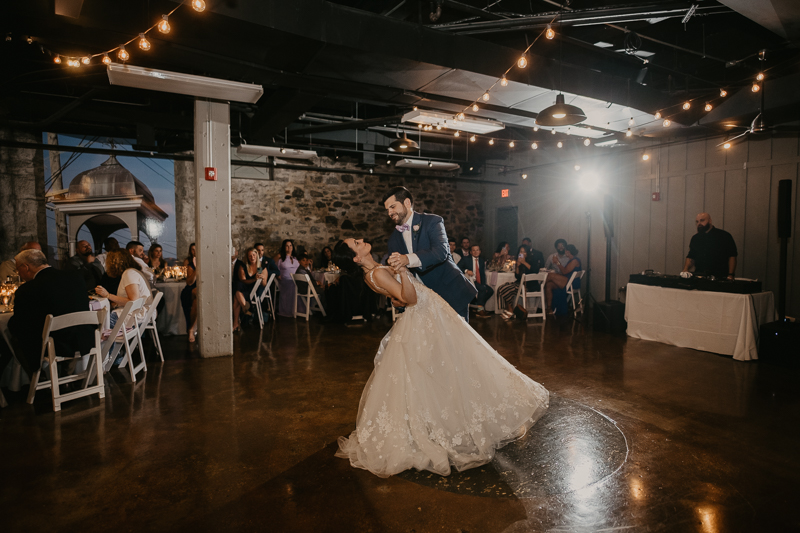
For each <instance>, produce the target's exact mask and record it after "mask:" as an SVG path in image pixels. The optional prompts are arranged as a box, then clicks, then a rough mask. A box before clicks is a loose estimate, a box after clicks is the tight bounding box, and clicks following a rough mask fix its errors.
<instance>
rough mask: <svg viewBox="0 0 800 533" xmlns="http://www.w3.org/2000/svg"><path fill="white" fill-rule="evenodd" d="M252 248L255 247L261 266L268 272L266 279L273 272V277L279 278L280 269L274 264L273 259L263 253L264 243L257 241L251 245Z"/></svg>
mask: <svg viewBox="0 0 800 533" xmlns="http://www.w3.org/2000/svg"><path fill="white" fill-rule="evenodd" d="M253 248H255V249H256V251H257V252H258V257H259V258H260V260H261V268H263V269H264V270H266V271H267V272H268V273H269V275H268V276H267V280H269V276H271V275H272V274H275V277H276V278H279V277H280V276H281V271H280V269H279V268H278V265H276V264H275V261H274V260H273V259H272V258H271V257H270V256H268V255H266V254H265V253H264V245H263V244H262V243H260V242H257V243H255V244H254V245H253Z"/></svg>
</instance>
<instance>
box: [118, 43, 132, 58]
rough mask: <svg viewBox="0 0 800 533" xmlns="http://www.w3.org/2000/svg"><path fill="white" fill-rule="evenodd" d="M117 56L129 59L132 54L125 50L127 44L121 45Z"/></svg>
mask: <svg viewBox="0 0 800 533" xmlns="http://www.w3.org/2000/svg"><path fill="white" fill-rule="evenodd" d="M117 57H118V58H119V60H120V61H127V60H129V59H130V58H131V55H130V54H129V53H128V51H127V50H125V45H124V44H122V45H120V46H119V52H117Z"/></svg>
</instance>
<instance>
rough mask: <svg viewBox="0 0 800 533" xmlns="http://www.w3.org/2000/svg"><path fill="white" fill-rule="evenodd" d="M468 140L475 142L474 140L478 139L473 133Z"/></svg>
mask: <svg viewBox="0 0 800 533" xmlns="http://www.w3.org/2000/svg"><path fill="white" fill-rule="evenodd" d="M469 140H470V142H475V141H476V140H478V138H477V137H475V136H474V135H473V136H472V137H470V138H469Z"/></svg>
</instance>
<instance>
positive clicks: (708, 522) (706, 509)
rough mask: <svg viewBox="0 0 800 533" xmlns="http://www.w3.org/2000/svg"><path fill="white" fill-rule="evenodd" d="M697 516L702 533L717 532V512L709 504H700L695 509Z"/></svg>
mask: <svg viewBox="0 0 800 533" xmlns="http://www.w3.org/2000/svg"><path fill="white" fill-rule="evenodd" d="M695 512H696V513H697V516H699V517H700V524H701V525H702V527H703V529H702V531H703V533H717V531H719V527H718V524H717V513H716V511H715V510H714V508H713V507H711V506H702V507H698V508H697V509H695Z"/></svg>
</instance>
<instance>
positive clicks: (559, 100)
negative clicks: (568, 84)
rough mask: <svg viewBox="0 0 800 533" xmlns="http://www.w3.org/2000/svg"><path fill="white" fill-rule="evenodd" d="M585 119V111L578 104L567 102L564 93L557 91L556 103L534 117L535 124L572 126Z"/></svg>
mask: <svg viewBox="0 0 800 533" xmlns="http://www.w3.org/2000/svg"><path fill="white" fill-rule="evenodd" d="M584 120H586V113H584V112H583V109H581V108H580V107H578V106H574V105H570V104H567V103H566V102H565V101H564V95H563V94H562V93H558V96H556V103H555V104H554V105H551V106H550V107H546V108H544V109H542V110H541V111H540V112H539V116H537V117H536V125H537V126H572V125H573V124H579V123H581V122H583V121H584Z"/></svg>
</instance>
